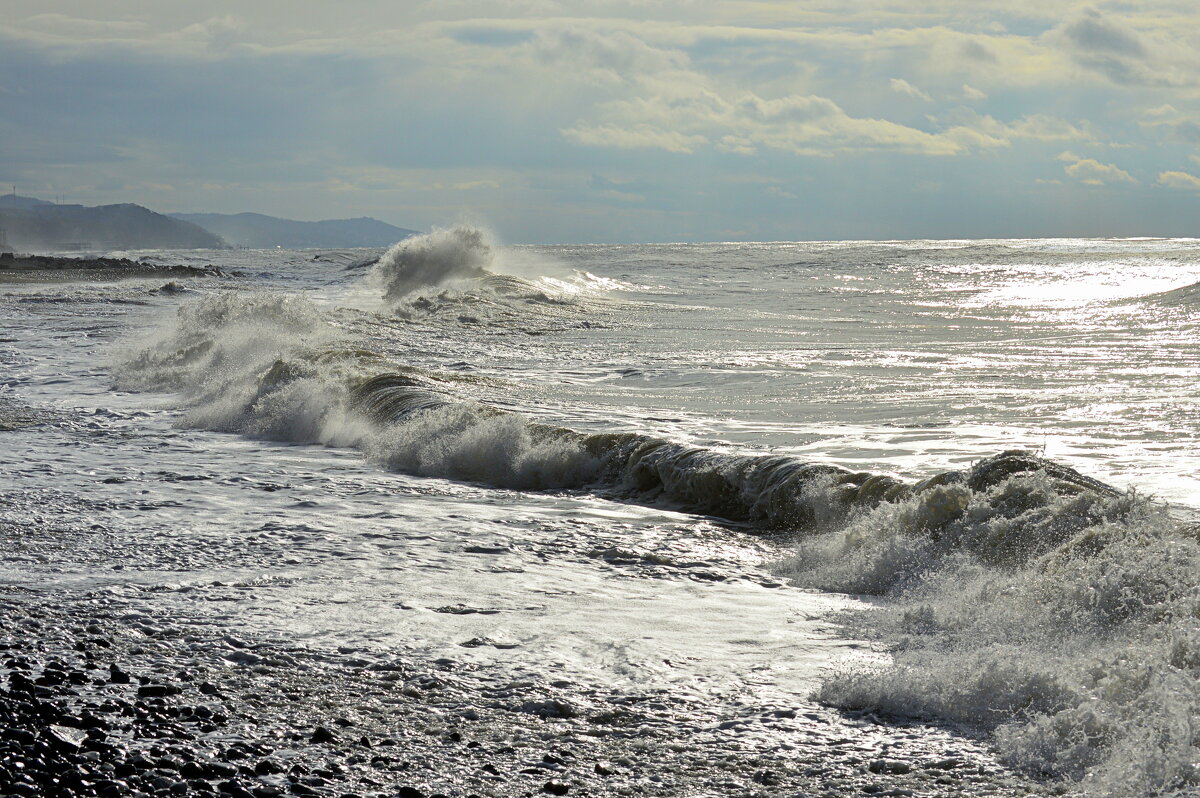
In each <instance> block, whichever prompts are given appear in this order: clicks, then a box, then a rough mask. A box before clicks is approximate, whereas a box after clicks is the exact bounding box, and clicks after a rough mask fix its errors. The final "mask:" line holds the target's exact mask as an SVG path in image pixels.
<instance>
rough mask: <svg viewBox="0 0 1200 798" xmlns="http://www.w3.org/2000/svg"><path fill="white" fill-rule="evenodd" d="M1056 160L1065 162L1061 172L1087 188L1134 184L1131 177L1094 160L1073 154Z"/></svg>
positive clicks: (1116, 168)
mask: <svg viewBox="0 0 1200 798" xmlns="http://www.w3.org/2000/svg"><path fill="white" fill-rule="evenodd" d="M1058 160H1060V161H1065V162H1066V163H1067V165H1066V166H1064V167H1063V171H1064V172H1066V173H1067V176H1068V177H1073V178H1074V179H1076V180H1078V181H1079V182H1081V183H1084V184H1086V185H1089V186H1103V185H1107V184H1109V183H1136V182H1137V180H1136V179H1134V177H1133V175H1131V174H1129V173H1128V172H1126V171H1125V170H1124V169H1121V168H1119V167H1117V166H1114V165H1113V164H1106V163H1100V162H1099V161H1097V160H1095V159H1094V158H1083V157H1080V156H1078V155H1076V154H1075V153H1073V152H1064V153H1061V154H1060V155H1059V156H1058Z"/></svg>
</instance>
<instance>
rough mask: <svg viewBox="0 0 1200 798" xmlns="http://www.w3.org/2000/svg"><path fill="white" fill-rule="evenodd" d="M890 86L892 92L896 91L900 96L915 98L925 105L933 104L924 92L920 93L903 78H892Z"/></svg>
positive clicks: (931, 99)
mask: <svg viewBox="0 0 1200 798" xmlns="http://www.w3.org/2000/svg"><path fill="white" fill-rule="evenodd" d="M890 85H891V87H892V91H896V92H899V93H901V94H907V95H908V96H909V97H916V98H917V99H918V100H924V101H925V102H927V103H931V102H933V98H932V97H930V96H929V95H928V94H927V93H926V92H923V91H921V90H920V89H918V88H917V87H916V86H914V85H912V84H911V83H909V82H908V81H907V80H904V79H903V78H892V80H891V84H890Z"/></svg>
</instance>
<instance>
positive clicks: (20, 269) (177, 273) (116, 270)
mask: <svg viewBox="0 0 1200 798" xmlns="http://www.w3.org/2000/svg"><path fill="white" fill-rule="evenodd" d="M225 274H226V273H225V272H223V271H222V270H221V269H219V268H217V267H216V266H213V265H211V264H210V265H207V266H185V265H180V264H161V263H154V262H152V261H149V260H145V259H141V260H131V259H129V258H67V257H61V256H57V255H14V254H13V253H11V252H5V253H2V254H0V283H14V282H48V281H60V280H122V279H128V278H133V277H222V276H225Z"/></svg>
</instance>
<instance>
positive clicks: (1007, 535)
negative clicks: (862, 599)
mask: <svg viewBox="0 0 1200 798" xmlns="http://www.w3.org/2000/svg"><path fill="white" fill-rule="evenodd" d="M1052 482H1053V481H1052V480H1051V479H1050V478H1049V477H1047V475H1045V474H1044V473H1032V474H1019V475H1016V476H1012V477H1009V478H1008V479H1006V480H1004V481H1002V482H1000V483H999V484H996V485H994V486H992V487H990V488H987V489H985V490H972V489H970V488H968V487H965V486H963V485H949V486H944V487H941V488H937V489H935V490H931V491H928V492H925V493H922V494H920V495H918V496H915V497H913V498H910V499H908V500H906V501H903V502H900V503H896V504H887V505H881V506H880V507H878V508H876V509H874V510H872V511H869V512H866V513H863V514H861V515H859V516H858V517H856V518H855V519H854V520H853V521H852V522H851V523H849V524H848V525H847V526H846V527H845V528H844V529H840V530H838V531H835V532H829V533H826V534H824V535H821V536H818V537H816V538H813V539H808V540H805V541H802V542H801V543H800V544H799V546H798V553H797V554H796V556H795V557H793V558H792V559H791V560H789V561H787V562H785V563H784V564H782V565H781V570H782V571H783V572H784V573H787V574H788V575H790V576H791V577H792V578H793V579H794V580H795V581H796V582H798V583H799V584H802V585H808V586H813V587H820V588H822V589H827V590H829V589H832V590H843V591H847V592H858V593H876V594H883V595H887V596H891V597H892V598H893V599H894V602H892V603H890V604H888V605H886V606H885V607H884V608H882V609H879V610H875V611H871V612H869V613H867V614H863V615H859V616H857V617H855V618H853V619H849V623H850V625H851V626H852V627H854V628H856V629H857V630H858V631H860V632H861V633H864V634H869V635H876V636H879V637H881V638H882V639H884V640H887V641H890V642H891V643H892V645H893V647H894V661H893V663H892V664H891V665H890V666H887V667H883V668H875V669H867V670H859V671H856V672H848V673H843V674H841V675H839V676H837V677H836V678H833V679H831V680H830V681H829V682H827V683H826V684H825V686H824V687H823V688H822V689H821V691H820V693H819V697H820V698H821V699H822V700H824V701H828V702H830V703H833V704H837V705H840V706H845V707H871V708H874V709H877V710H882V711H886V712H891V713H896V714H901V715H916V716H924V717H930V718H940V719H948V720H952V721H957V722H962V723H968V724H971V725H973V726H976V727H983V728H986V729H994V730H995V734H996V740H997V743H998V746H999V748H1000V751H1001V753H1002V754H1003V756H1004V757H1005V758H1006V759H1007V760H1008V761H1009V762H1011V763H1012V764H1015V765H1018V766H1020V767H1022V768H1023V769H1026V770H1028V771H1030V772H1032V773H1035V774H1042V775H1047V776H1050V777H1052V778H1056V779H1063V780H1066V781H1068V782H1080V783H1081V784H1082V786H1083V787H1084V788H1085V789H1086V790H1087V794H1089V795H1105V796H1114V798H1115V796H1133V795H1157V794H1162V793H1164V792H1170V791H1174V790H1179V789H1184V788H1189V787H1194V786H1195V785H1196V784H1197V772H1196V766H1195V763H1196V762H1197V761H1200V750H1197V743H1200V739H1197V738H1196V735H1195V732H1194V729H1193V726H1194V718H1195V717H1196V716H1197V711H1198V710H1200V681H1198V679H1200V622H1198V621H1197V618H1198V617H1200V596H1198V595H1197V590H1196V574H1197V573H1200V545H1197V541H1196V538H1195V535H1194V532H1189V531H1188V529H1187V528H1186V527H1184V526H1182V525H1181V524H1180V523H1179V522H1177V521H1176V520H1174V519H1173V518H1172V517H1171V516H1170V514H1169V513H1168V512H1167V511H1166V509H1165V508H1163V507H1162V506H1159V505H1155V504H1153V503H1151V502H1149V501H1147V500H1145V499H1143V498H1140V497H1138V496H1135V495H1132V494H1121V495H1115V496H1111V495H1110V496H1104V495H1100V494H1097V493H1094V492H1090V491H1082V492H1071V491H1067V492H1065V493H1064V492H1063V491H1061V490H1056V488H1055V485H1054V484H1052Z"/></svg>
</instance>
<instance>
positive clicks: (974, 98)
mask: <svg viewBox="0 0 1200 798" xmlns="http://www.w3.org/2000/svg"><path fill="white" fill-rule="evenodd" d="M962 96H963V99H965V100H968V101H970V102H981V101H983V100H986V99H987V98H988V96H987V92H986V91H981V90H980V89H977V88H975V87H974V86H971V85H970V84H967V83H964V84H963V85H962Z"/></svg>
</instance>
